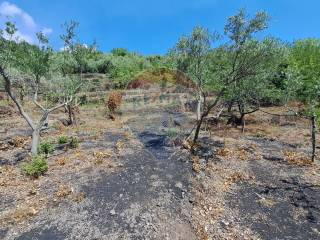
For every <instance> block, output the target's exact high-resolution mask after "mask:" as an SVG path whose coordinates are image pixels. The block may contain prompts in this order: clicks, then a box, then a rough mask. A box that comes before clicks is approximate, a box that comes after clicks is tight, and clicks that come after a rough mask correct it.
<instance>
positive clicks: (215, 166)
mask: <svg viewBox="0 0 320 240" xmlns="http://www.w3.org/2000/svg"><path fill="white" fill-rule="evenodd" d="M179 110H180V109H179V108H175V109H172V108H170V109H168V108H164V107H161V108H153V109H146V110H141V111H139V112H128V113H126V114H123V115H122V116H119V118H118V120H117V121H115V122H111V121H110V120H106V118H105V114H103V111H102V109H101V107H99V106H97V107H87V108H84V109H82V110H81V114H82V120H83V123H82V124H81V125H80V126H78V127H74V128H64V127H61V126H58V125H55V123H54V122H53V121H54V120H53V118H52V120H51V121H52V125H53V126H54V128H53V129H51V130H49V131H47V133H44V135H43V138H44V139H46V138H56V137H57V136H59V135H61V134H67V135H76V136H78V137H79V139H81V143H80V147H79V148H78V149H68V150H66V149H61V148H59V147H57V149H56V151H55V153H54V154H53V155H52V156H51V157H50V158H49V171H48V173H47V174H46V175H45V176H42V177H40V178H39V179H30V178H28V177H26V176H24V175H23V174H22V173H21V171H20V165H21V164H23V162H24V161H25V160H23V157H24V155H25V152H26V149H27V148H28V142H29V141H30V139H29V138H28V137H27V134H28V133H27V132H26V131H23V121H22V120H19V118H17V119H14V120H13V121H12V119H11V120H10V119H9V118H8V119H7V118H5V119H4V121H2V122H1V127H2V128H3V129H2V132H3V133H5V134H2V135H1V136H3V137H2V143H3V144H2V146H4V145H5V144H6V146H9V147H8V148H6V149H4V150H2V151H0V154H1V157H0V158H1V159H0V161H1V163H0V164H1V168H0V190H1V191H0V206H1V208H0V238H1V239H2V238H3V239H170V240H171V239H181V240H182V239H183V240H184V239H186V240H188V239H318V238H320V224H319V222H320V221H319V219H320V202H319V199H320V181H319V180H320V176H319V164H318V163H316V164H312V163H310V162H309V161H308V160H307V152H308V145H307V142H304V138H306V135H305V134H306V133H307V131H308V129H307V127H306V126H305V125H303V124H302V123H301V124H302V125H301V126H296V125H292V124H291V125H290V124H286V126H280V124H279V125H277V126H274V127H270V126H268V124H266V126H262V125H261V123H260V122H259V117H262V116H256V117H255V121H256V122H254V121H253V120H252V122H251V127H250V124H248V129H247V130H246V133H245V134H241V132H240V130H237V129H233V128H231V127H228V128H225V127H221V128H220V126H219V127H217V126H216V127H215V128H214V129H215V130H213V131H212V132H211V134H209V132H207V133H205V132H204V133H203V134H202V136H203V137H202V139H201V141H200V144H199V146H198V147H197V148H196V149H195V151H194V152H193V154H190V151H189V150H187V149H185V148H186V146H184V147H183V146H181V141H179V137H181V136H185V134H186V133H187V130H188V129H190V127H191V126H192V121H193V120H192V119H191V117H190V116H192V114H188V113H185V112H181V111H179ZM57 114H60V115H61V113H57ZM92 116H94V122H93V120H92ZM263 118H264V116H263ZM249 123H250V122H249ZM14 125H15V126H19V127H16V128H14V129H13V128H12V127H13V126H14ZM20 126H21V128H20ZM301 129H302V130H301ZM293 131H296V132H299V131H304V132H301V134H299V137H296V138H294V137H290V136H291V135H293V134H294V132H293ZM258 133H259V134H258ZM18 137H19V138H18ZM12 140H15V141H13V143H10V141H12ZM15 144H16V146H15ZM19 156H20V158H19ZM20 160H21V161H20Z"/></svg>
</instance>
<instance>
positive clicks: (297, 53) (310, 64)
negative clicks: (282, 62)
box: [289, 39, 320, 105]
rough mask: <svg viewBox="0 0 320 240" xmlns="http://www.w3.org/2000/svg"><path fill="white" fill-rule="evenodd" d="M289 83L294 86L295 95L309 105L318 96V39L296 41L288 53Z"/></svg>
mask: <svg viewBox="0 0 320 240" xmlns="http://www.w3.org/2000/svg"><path fill="white" fill-rule="evenodd" d="M289 69H290V70H291V72H290V73H291V75H292V78H291V81H290V84H291V85H293V86H295V87H296V89H295V90H296V96H297V97H298V98H299V99H300V100H302V101H304V102H305V103H307V104H309V105H316V104H318V102H319V98H320V81H319V79H320V40H319V39H305V40H299V41H296V42H295V43H294V44H293V46H292V48H291V51H290V55H289Z"/></svg>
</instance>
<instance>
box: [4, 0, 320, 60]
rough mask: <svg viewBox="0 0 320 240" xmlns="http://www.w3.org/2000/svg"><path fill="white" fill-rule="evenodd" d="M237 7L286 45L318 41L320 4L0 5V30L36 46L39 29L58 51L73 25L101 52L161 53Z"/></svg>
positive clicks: (146, 1)
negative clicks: (264, 15) (11, 27)
mask: <svg viewBox="0 0 320 240" xmlns="http://www.w3.org/2000/svg"><path fill="white" fill-rule="evenodd" d="M241 7H244V8H246V10H247V12H248V14H250V15H253V14H254V13H255V12H256V11H258V10H266V11H267V12H268V13H269V15H270V16H271V22H270V27H269V29H268V30H267V31H266V33H265V34H268V35H272V36H275V37H278V38H281V39H283V40H286V41H293V40H296V39H300V38H305V37H318V38H319V37H320V25H319V23H320V13H319V11H320V1H319V0H304V1H301V0H112V1H111V0H90V1H88V0H51V1H49V0H45V1H44V0H8V1H1V0H0V14H1V16H0V26H2V25H3V23H4V22H5V21H6V19H7V16H9V18H10V19H12V20H13V21H14V22H16V24H17V25H18V27H19V32H18V35H19V37H20V38H23V39H26V40H27V41H29V42H35V38H34V33H35V32H37V31H39V30H42V31H44V32H46V33H47V34H48V36H49V37H50V41H51V44H52V45H53V46H54V48H56V49H59V48H60V47H61V46H62V43H61V41H60V39H59V35H60V34H61V24H62V23H64V22H65V21H69V20H76V21H78V22H79V23H80V26H79V29H78V35H79V40H81V42H83V43H92V42H93V40H96V41H97V42H98V45H99V47H100V49H101V50H103V51H109V50H110V49H112V48H115V47H124V48H128V49H129V50H131V51H136V52H140V53H143V54H164V53H166V52H167V50H168V49H170V48H171V47H172V46H173V45H174V44H175V43H176V41H177V40H178V39H179V37H180V36H181V35H182V34H187V33H189V32H190V31H191V30H192V28H193V27H194V26H196V25H201V26H204V27H207V28H209V29H210V30H212V31H218V32H220V33H222V32H223V26H224V24H225V22H226V19H227V17H228V16H231V15H234V14H235V13H236V12H237V10H238V9H240V8H241Z"/></svg>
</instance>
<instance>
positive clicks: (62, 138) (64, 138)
mask: <svg viewBox="0 0 320 240" xmlns="http://www.w3.org/2000/svg"><path fill="white" fill-rule="evenodd" d="M67 142H68V137H67V136H64V135H62V136H59V138H58V143H59V144H65V143H67Z"/></svg>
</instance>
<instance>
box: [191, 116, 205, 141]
mask: <svg viewBox="0 0 320 240" xmlns="http://www.w3.org/2000/svg"><path fill="white" fill-rule="evenodd" d="M204 118H205V116H204V115H202V116H201V117H200V119H199V120H198V123H197V128H196V131H195V133H194V138H193V143H194V144H195V143H196V142H197V140H198V138H199V133H200V130H201V125H202V122H203V119H204Z"/></svg>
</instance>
